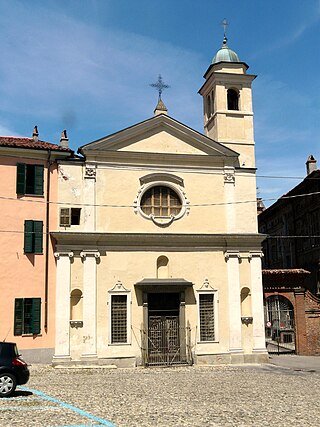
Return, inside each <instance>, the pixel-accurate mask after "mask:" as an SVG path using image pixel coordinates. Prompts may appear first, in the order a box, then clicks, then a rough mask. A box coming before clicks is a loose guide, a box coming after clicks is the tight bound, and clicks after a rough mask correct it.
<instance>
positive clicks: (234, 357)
mask: <svg viewBox="0 0 320 427" xmlns="http://www.w3.org/2000/svg"><path fill="white" fill-rule="evenodd" d="M194 361H195V364H196V365H199V366H201V365H231V364H233V365H240V364H242V363H269V356H268V353H267V352H265V353H254V354H243V353H241V354H239V353H235V354H234V353H221V354H196V355H195V357H194Z"/></svg>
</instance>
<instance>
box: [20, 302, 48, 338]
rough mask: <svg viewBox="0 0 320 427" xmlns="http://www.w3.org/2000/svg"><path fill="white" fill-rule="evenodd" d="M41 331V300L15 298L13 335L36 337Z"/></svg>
mask: <svg viewBox="0 0 320 427" xmlns="http://www.w3.org/2000/svg"><path fill="white" fill-rule="evenodd" d="M40 330H41V298H16V299H15V304H14V335H15V336H17V335H24V334H32V335H38V334H40Z"/></svg>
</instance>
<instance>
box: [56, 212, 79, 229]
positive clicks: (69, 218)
mask: <svg viewBox="0 0 320 427" xmlns="http://www.w3.org/2000/svg"><path fill="white" fill-rule="evenodd" d="M80 214H81V209H80V208H61V209H60V227H70V226H71V225H79V224H80Z"/></svg>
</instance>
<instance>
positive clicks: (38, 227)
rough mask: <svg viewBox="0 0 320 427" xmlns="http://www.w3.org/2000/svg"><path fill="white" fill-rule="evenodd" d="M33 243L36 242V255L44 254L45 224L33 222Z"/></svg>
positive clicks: (34, 247)
mask: <svg viewBox="0 0 320 427" xmlns="http://www.w3.org/2000/svg"><path fill="white" fill-rule="evenodd" d="M33 231H34V233H33V242H34V246H33V249H34V253H35V254H42V253H43V244H42V242H43V222H42V221H33Z"/></svg>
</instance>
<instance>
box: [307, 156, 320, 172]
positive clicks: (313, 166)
mask: <svg viewBox="0 0 320 427" xmlns="http://www.w3.org/2000/svg"><path fill="white" fill-rule="evenodd" d="M306 165H307V175H310V174H311V173H312V172H313V171H315V170H317V161H316V159H315V158H314V157H313V155H312V154H310V156H309V157H308V160H307V161H306Z"/></svg>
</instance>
